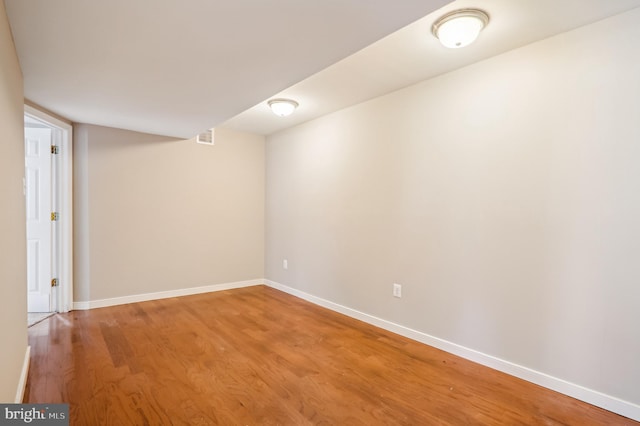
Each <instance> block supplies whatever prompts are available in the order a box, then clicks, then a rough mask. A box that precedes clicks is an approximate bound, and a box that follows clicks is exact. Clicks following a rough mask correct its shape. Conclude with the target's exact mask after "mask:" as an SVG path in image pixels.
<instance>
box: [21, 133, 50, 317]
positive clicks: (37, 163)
mask: <svg viewBox="0 0 640 426" xmlns="http://www.w3.org/2000/svg"><path fill="white" fill-rule="evenodd" d="M51 134H52V131H51V129H48V128H25V137H24V143H25V197H26V207H27V286H28V298H27V308H28V311H29V312H51V311H52V306H51V285H52V281H51V280H52V278H53V275H52V272H53V271H52V266H53V262H52V238H53V227H52V219H53V217H52V193H51V178H52V173H51V168H52V165H51Z"/></svg>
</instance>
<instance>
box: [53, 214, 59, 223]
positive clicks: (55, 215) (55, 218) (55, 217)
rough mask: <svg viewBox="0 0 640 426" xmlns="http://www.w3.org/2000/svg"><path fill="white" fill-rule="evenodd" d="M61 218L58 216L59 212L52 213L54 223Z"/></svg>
mask: <svg viewBox="0 0 640 426" xmlns="http://www.w3.org/2000/svg"><path fill="white" fill-rule="evenodd" d="M59 218H60V215H59V214H58V212H51V221H52V222H55V221H56V220H58V219H59Z"/></svg>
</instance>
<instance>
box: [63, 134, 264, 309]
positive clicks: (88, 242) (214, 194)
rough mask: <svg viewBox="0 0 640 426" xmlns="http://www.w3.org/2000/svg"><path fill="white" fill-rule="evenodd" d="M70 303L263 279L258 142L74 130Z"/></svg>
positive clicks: (233, 136)
mask: <svg viewBox="0 0 640 426" xmlns="http://www.w3.org/2000/svg"><path fill="white" fill-rule="evenodd" d="M74 172H75V174H74V203H75V206H74V218H75V224H74V231H75V232H74V234H75V236H74V247H75V250H74V251H75V255H74V270H75V271H74V277H75V280H74V281H75V289H74V290H75V291H74V298H75V300H76V301H77V302H85V301H95V300H102V299H111V298H117V297H125V296H132V295H139V294H147V293H155V292H161V291H173V290H180V289H188V288H193V287H200V286H208V285H214V284H226V283H232V282H238V281H246V280H253V279H261V278H262V277H263V275H264V137H263V136H258V135H251V134H247V133H240V132H234V131H231V130H218V131H217V132H216V141H215V146H205V145H200V144H196V143H195V141H194V140H177V139H173V138H169V137H164V136H156V135H149V134H143V133H137V132H132V131H128V130H120V129H113V128H108V127H100V126H93V125H87V124H80V125H76V126H74Z"/></svg>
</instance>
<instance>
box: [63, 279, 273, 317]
mask: <svg viewBox="0 0 640 426" xmlns="http://www.w3.org/2000/svg"><path fill="white" fill-rule="evenodd" d="M260 284H264V280H262V279H256V280H248V281H236V282H232V283H224V284H213V285H206V286H202V287H191V288H181V289H177V290H169V291H159V292H156V293H144V294H134V295H131V296H122V297H113V298H110V299H98V300H90V301H87V302H74V303H73V309H75V310H78V311H84V310H88V309H95V308H105V307H107V306H116V305H125V304H127V303H136V302H146V301H149V300H159V299H168V298H170V297H180V296H189V295H192V294H201V293H210V292H214V291H222V290H231V289H234V288H242V287H251V286H254V285H260Z"/></svg>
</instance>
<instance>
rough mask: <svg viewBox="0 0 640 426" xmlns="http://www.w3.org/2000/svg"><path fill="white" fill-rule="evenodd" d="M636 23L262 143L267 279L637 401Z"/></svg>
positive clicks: (596, 29) (622, 18)
mask: <svg viewBox="0 0 640 426" xmlns="http://www.w3.org/2000/svg"><path fill="white" fill-rule="evenodd" d="M638 22H640V9H638V10H634V11H631V12H628V13H625V14H623V15H619V16H616V17H613V18H610V19H607V20H605V21H601V22H598V23H595V24H592V25H590V26H587V27H583V28H580V29H578V30H575V31H572V32H569V33H565V34H562V35H559V36H556V37H553V38H550V39H547V40H544V41H541V42H538V43H535V44H532V45H529V46H526V47H524V48H521V49H517V50H515V51H512V52H509V53H507V54H503V55H501V56H498V57H495V58H492V59H489V60H486V61H483V62H480V63H478V64H475V65H472V66H469V67H466V68H464V69H461V70H458V71H456V72H452V73H449V74H446V75H442V76H440V77H437V78H434V79H431V80H428V81H425V82H423V83H420V84H417V85H415V86H412V87H409V88H406V89H403V90H400V91H398V92H395V93H392V94H389V95H387V96H383V97H381V98H377V99H375V100H372V101H369V102H365V103H363V104H360V105H357V106H354V107H352V108H349V109H346V110H343V111H339V112H337V113H334V114H331V115H329V116H325V117H322V118H319V119H317V120H314V121H311V122H308V123H306V124H303V125H300V126H298V127H295V128H292V129H289V130H285V131H282V132H280V133H276V134H274V135H272V136H270V137H268V138H267V151H266V161H267V190H266V191H267V199H266V241H267V245H266V264H265V268H266V277H267V278H268V279H270V280H273V281H275V282H278V283H281V284H284V285H288V286H290V287H293V288H295V289H298V290H301V291H304V292H307V293H310V294H312V295H315V296H318V297H321V298H324V299H327V300H329V301H332V302H335V303H339V304H342V305H345V306H347V307H350V308H353V309H357V310H359V311H362V312H365V313H368V314H371V315H374V316H377V317H380V318H383V319H385V320H388V321H392V322H394V323H397V324H401V325H404V326H407V327H410V328H413V329H415V330H418V331H421V332H424V333H427V334H429V335H432V336H436V337H439V338H442V339H445V340H448V341H450V342H454V343H457V344H459V345H463V346H466V347H468V348H471V349H474V350H477V351H480V352H483V353H485V354H488V355H492V356H495V357H498V358H501V359H503V360H506V361H510V362H513V363H516V364H518V365H521V366H525V367H528V368H531V369H534V370H536V371H538V372H542V373H546V374H548V375H551V376H554V377H556V378H560V379H563V380H566V381H569V382H572V383H575V384H578V385H581V386H584V387H587V388H590V389H593V390H596V391H598V392H602V393H604V394H607V395H609V396H613V397H616V398H620V399H622V400H625V401H628V402H631V403H634V404H640V386H639V385H638V384H639V383H640V367H639V366H638V360H640V327H639V326H638V325H639V324H640V124H639V123H640V49H638V44H637V41H638V40H640V26H639V25H638ZM284 258H287V259H288V261H289V269H288V270H284V269H283V268H282V260H283V259H284ZM393 282H398V283H401V284H402V285H403V298H402V299H394V298H393V297H392V295H391V288H392V283H393Z"/></svg>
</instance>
